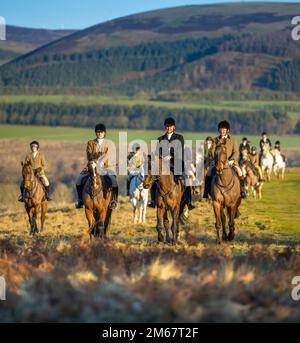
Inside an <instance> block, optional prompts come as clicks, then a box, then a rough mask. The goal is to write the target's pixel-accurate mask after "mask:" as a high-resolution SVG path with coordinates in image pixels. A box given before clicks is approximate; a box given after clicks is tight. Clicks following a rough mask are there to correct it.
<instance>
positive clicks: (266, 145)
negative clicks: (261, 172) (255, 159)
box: [262, 144, 270, 155]
mask: <svg viewBox="0 0 300 343" xmlns="http://www.w3.org/2000/svg"><path fill="white" fill-rule="evenodd" d="M262 150H263V155H267V154H268V153H269V152H270V145H269V144H264V145H263V147H262Z"/></svg>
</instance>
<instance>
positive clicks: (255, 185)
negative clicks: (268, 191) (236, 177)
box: [240, 160, 263, 200]
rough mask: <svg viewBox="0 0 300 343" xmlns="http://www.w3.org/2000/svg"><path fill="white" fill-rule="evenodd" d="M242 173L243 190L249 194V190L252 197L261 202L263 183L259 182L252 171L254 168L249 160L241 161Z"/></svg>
mask: <svg viewBox="0 0 300 343" xmlns="http://www.w3.org/2000/svg"><path fill="white" fill-rule="evenodd" d="M240 166H241V168H242V171H243V173H244V175H245V188H246V192H247V193H248V194H249V188H250V189H251V191H252V194H253V197H254V198H255V199H256V197H257V196H258V199H259V200H261V198H262V187H263V182H260V181H259V177H258V175H257V173H256V172H255V170H254V166H253V165H252V163H251V162H250V161H249V160H242V161H241V163H240Z"/></svg>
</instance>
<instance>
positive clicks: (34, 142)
mask: <svg viewBox="0 0 300 343" xmlns="http://www.w3.org/2000/svg"><path fill="white" fill-rule="evenodd" d="M32 146H37V147H38V149H39V148H40V143H39V142H38V141H33V142H31V143H30V147H32Z"/></svg>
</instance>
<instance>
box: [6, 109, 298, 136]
mask: <svg viewBox="0 0 300 343" xmlns="http://www.w3.org/2000/svg"><path fill="white" fill-rule="evenodd" d="M170 115H172V116H173V117H174V118H175V119H176V121H177V125H178V128H180V130H183V131H199V132H208V131H216V127H217V124H218V122H219V121H221V120H224V119H227V120H229V121H230V122H231V124H232V130H233V132H235V133H249V134H260V133H261V132H262V131H263V130H267V131H268V132H269V133H270V134H277V135H282V134H287V133H290V132H292V127H293V126H292V122H291V119H290V117H289V116H288V114H287V113H284V112H272V111H249V112H244V111H243V112H238V111H230V110H223V109H222V110H216V109H205V108H204V109H184V108H182V109H168V108H165V107H152V106H143V105H136V106H122V105H100V106H98V105H97V106H95V105H88V106H83V105H82V106H78V105H72V104H53V103H6V104H0V123H2V124H22V125H48V126H73V127H94V125H95V123H97V122H104V123H105V124H106V125H107V127H109V128H112V129H142V130H146V129H151V130H160V129H161V128H162V126H163V120H164V118H165V117H167V116H170Z"/></svg>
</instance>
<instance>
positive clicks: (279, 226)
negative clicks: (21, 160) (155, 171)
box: [0, 169, 300, 322]
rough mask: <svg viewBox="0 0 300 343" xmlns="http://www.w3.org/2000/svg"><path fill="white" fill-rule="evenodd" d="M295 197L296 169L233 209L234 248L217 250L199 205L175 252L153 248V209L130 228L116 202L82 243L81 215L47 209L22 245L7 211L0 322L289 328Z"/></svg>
mask: <svg viewBox="0 0 300 343" xmlns="http://www.w3.org/2000/svg"><path fill="white" fill-rule="evenodd" d="M14 191H15V192H17V187H16V186H15V188H14V189H13V188H11V190H10V192H14ZM1 192H2V193H3V192H7V188H5V189H3V188H0V193H1ZM299 195H300V169H291V170H288V172H287V174H286V179H285V180H284V181H278V180H273V181H272V182H271V183H270V184H266V185H265V186H264V189H263V199H262V201H256V200H254V199H247V200H246V201H244V202H243V204H242V206H241V217H240V218H239V219H238V220H237V236H236V241H235V242H233V243H225V244H223V245H222V246H216V245H215V229H214V216H213V211H212V208H211V206H210V205H209V204H208V203H206V202H198V203H197V209H196V210H194V211H193V212H192V213H191V215H190V221H191V224H190V226H189V227H185V228H182V229H181V234H180V242H179V243H178V245H177V246H176V247H173V246H168V245H164V244H157V243H156V231H155V211H154V210H148V219H147V224H145V225H137V226H134V225H133V224H132V219H131V216H130V213H131V208H130V204H129V203H128V200H127V199H126V198H123V197H122V198H121V201H120V207H119V209H118V210H117V211H116V212H115V213H114V215H113V220H112V227H111V230H110V233H109V239H108V241H107V242H105V243H102V242H99V241H93V242H89V239H88V236H87V233H86V229H87V224H86V220H85V216H84V212H83V211H76V210H75V209H74V207H73V205H72V204H64V205H61V204H55V203H52V204H51V207H50V211H49V214H48V219H47V225H46V230H45V232H44V233H42V234H40V235H39V236H38V237H37V238H34V239H32V238H30V237H29V235H28V226H27V224H26V220H25V214H24V209H23V208H22V205H21V204H16V205H15V207H14V208H13V209H10V210H9V211H2V213H1V221H0V274H3V275H4V276H5V277H6V281H7V301H6V302H3V303H1V311H0V321H23V322H24V321H33V322H38V321H50V322H57V321H84V322H97V321H100V322H118V321H126V322H131V321H139V322H147V321H148V322H185V321H189V322H199V321H200V322H220V321H228V322H232V321H233V322H240V321H242V322H255V321H259V322H270V321H272V322H277V321H286V322H290V321H292V322H299V320H300V307H299V303H297V302H295V301H293V300H292V299H291V296H290V294H291V290H292V285H291V280H292V278H293V277H294V276H295V275H298V274H299V270H300V215H299V206H298V205H299ZM2 199H3V198H2Z"/></svg>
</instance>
